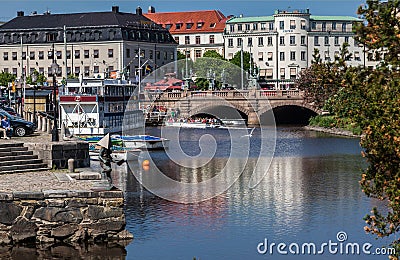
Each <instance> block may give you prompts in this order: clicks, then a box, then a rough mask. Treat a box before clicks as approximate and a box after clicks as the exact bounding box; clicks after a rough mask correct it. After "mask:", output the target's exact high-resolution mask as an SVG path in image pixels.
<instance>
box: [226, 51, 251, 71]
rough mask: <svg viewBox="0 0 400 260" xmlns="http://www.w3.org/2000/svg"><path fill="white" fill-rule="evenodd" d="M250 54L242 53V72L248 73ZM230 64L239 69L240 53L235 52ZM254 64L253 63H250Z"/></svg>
mask: <svg viewBox="0 0 400 260" xmlns="http://www.w3.org/2000/svg"><path fill="white" fill-rule="evenodd" d="M250 56H251V55H250V53H249V52H247V51H244V52H243V70H244V71H249V69H250ZM230 62H231V63H232V64H234V65H236V66H238V67H239V68H241V54H240V51H238V52H236V53H235V55H233V58H232V59H231V60H230ZM252 63H253V64H254V62H253V61H252Z"/></svg>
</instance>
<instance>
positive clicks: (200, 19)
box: [143, 10, 228, 34]
mask: <svg viewBox="0 0 400 260" xmlns="http://www.w3.org/2000/svg"><path fill="white" fill-rule="evenodd" d="M143 15H144V16H146V17H147V18H148V19H150V20H152V21H153V22H155V23H157V24H160V25H162V26H163V27H165V25H166V24H172V26H171V28H170V29H169V32H170V33H171V34H180V33H181V34H188V33H199V32H202V33H205V32H223V31H224V29H225V22H226V21H227V19H228V18H226V17H225V15H223V14H222V13H221V12H220V11H217V10H207V11H188V12H166V13H157V12H156V13H146V14H143ZM177 23H182V27H181V29H176V24H177ZM186 23H193V26H192V27H191V28H190V29H187V28H186ZM197 23H203V26H202V27H201V28H197ZM213 24H215V25H214V26H212V25H213Z"/></svg>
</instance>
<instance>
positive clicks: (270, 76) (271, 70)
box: [265, 69, 274, 79]
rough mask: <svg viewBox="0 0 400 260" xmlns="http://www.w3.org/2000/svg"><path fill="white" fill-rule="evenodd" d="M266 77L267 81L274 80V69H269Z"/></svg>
mask: <svg viewBox="0 0 400 260" xmlns="http://www.w3.org/2000/svg"><path fill="white" fill-rule="evenodd" d="M265 74H266V75H265V77H266V78H267V79H272V78H273V75H274V74H273V69H267V71H266V72H265Z"/></svg>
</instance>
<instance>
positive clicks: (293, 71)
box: [290, 68, 297, 79]
mask: <svg viewBox="0 0 400 260" xmlns="http://www.w3.org/2000/svg"><path fill="white" fill-rule="evenodd" d="M296 74H297V73H296V68H290V78H291V79H295V78H296Z"/></svg>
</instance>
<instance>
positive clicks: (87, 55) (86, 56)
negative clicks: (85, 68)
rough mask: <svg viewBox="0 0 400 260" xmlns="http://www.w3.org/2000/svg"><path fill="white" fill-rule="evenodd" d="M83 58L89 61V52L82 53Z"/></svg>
mask: <svg viewBox="0 0 400 260" xmlns="http://www.w3.org/2000/svg"><path fill="white" fill-rule="evenodd" d="M83 57H84V58H85V59H89V50H84V51H83Z"/></svg>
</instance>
